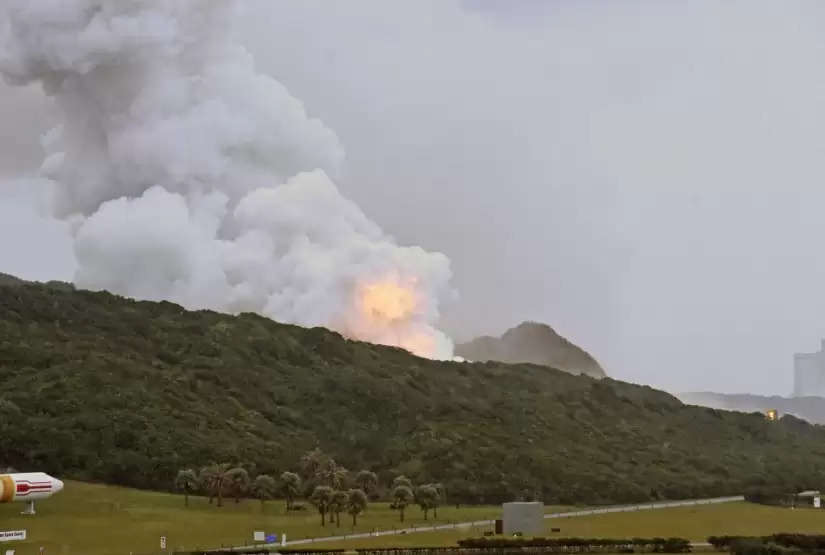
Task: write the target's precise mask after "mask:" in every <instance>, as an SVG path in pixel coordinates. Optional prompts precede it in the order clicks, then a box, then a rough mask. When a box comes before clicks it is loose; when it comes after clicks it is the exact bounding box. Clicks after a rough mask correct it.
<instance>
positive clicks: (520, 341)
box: [455, 322, 605, 378]
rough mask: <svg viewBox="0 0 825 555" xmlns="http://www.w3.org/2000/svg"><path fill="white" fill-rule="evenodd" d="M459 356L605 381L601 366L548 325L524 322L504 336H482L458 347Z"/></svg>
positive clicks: (456, 349)
mask: <svg viewBox="0 0 825 555" xmlns="http://www.w3.org/2000/svg"><path fill="white" fill-rule="evenodd" d="M455 351H456V354H457V355H459V356H462V357H464V358H466V359H468V360H475V361H482V362H484V361H488V360H497V361H499V362H507V363H520V362H530V363H533V364H541V365H544V366H551V367H553V368H558V369H559V370H564V371H565V372H570V373H571V374H586V375H588V376H592V377H594V378H604V377H605V372H604V370H602V367H601V366H599V363H598V362H596V359H594V358H593V357H592V356H590V354H589V353H587V352H586V351H585V350H584V349H582V348H581V347H578V346H577V345H574V344H573V343H571V342H570V341H568V340H567V339H565V338H564V337H562V336H560V335H559V334H558V333H556V331H555V330H554V329H553V328H551V327H550V326H548V325H546V324H539V323H537V322H522V323H521V324H519V325H518V326H516V327H515V328H511V329H509V330H507V331H506V332H504V334H503V335H502V336H501V337H490V336H482V337H477V338H476V339H473V340H472V341H469V342H467V343H462V344H459V345H456V348H455Z"/></svg>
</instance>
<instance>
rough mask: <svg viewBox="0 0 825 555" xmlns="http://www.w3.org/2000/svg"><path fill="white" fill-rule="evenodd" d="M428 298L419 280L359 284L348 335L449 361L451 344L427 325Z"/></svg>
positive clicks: (390, 277)
mask: <svg viewBox="0 0 825 555" xmlns="http://www.w3.org/2000/svg"><path fill="white" fill-rule="evenodd" d="M428 302H429V300H428V296H427V294H426V293H425V292H424V291H419V289H418V280H416V279H414V278H413V279H402V278H399V277H398V276H389V277H383V278H380V279H375V280H369V281H366V282H364V283H361V284H358V285H357V286H356V288H355V298H354V302H353V309H352V313H351V314H350V315H349V317H348V322H347V324H346V326H345V328H346V329H347V332H348V335H350V336H352V337H357V338H359V339H361V340H364V341H370V342H373V343H380V344H382V345H394V346H397V347H401V348H402V349H406V350H408V351H410V352H411V353H413V354H415V355H418V356H421V357H426V358H447V357H449V356H451V354H452V344H451V343H450V342H449V339H447V338H446V336H444V334H442V333H441V332H440V331H438V330H437V329H435V328H433V327H432V326H431V325H429V324H428V323H427V321H428V318H427V316H426V315H427V311H428Z"/></svg>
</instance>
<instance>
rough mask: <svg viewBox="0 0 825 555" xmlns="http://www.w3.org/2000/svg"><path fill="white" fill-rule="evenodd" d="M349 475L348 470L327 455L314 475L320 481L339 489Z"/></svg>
mask: <svg viewBox="0 0 825 555" xmlns="http://www.w3.org/2000/svg"><path fill="white" fill-rule="evenodd" d="M348 476H349V470H347V469H346V468H344V467H343V466H340V465H339V464H338V463H336V462H335V459H333V458H331V457H328V458H327V460H325V461H324V463H323V464H322V465H321V467H320V468H319V469H318V471H317V473H316V474H315V477H316V478H318V480H319V481H320V482H321V483H324V484H326V485H328V486H329V487H331V488H334V489H341V487H342V486H343V485H344V483H345V482H346V481H347V477H348Z"/></svg>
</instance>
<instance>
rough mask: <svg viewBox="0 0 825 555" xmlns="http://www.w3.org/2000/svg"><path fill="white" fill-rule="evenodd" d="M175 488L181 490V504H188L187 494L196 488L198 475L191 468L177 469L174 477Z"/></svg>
mask: <svg viewBox="0 0 825 555" xmlns="http://www.w3.org/2000/svg"><path fill="white" fill-rule="evenodd" d="M175 488H176V489H177V490H178V491H182V492H183V504H184V505H186V506H187V507H188V506H189V494H190V493H193V492H195V490H197V489H198V475H197V474H196V473H195V471H194V470H192V469H191V468H187V469H186V470H179V471H178V476H177V477H176V478H175Z"/></svg>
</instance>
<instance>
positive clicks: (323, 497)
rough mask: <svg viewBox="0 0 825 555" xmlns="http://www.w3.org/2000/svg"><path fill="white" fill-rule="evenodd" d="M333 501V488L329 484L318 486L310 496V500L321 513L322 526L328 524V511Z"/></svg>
mask: <svg viewBox="0 0 825 555" xmlns="http://www.w3.org/2000/svg"><path fill="white" fill-rule="evenodd" d="M331 501H332V488H331V487H328V486H316V487H315V489H314V490H313V492H312V495H310V496H309V502H310V503H312V504H313V505H315V508H317V509H318V513H320V515H321V526H326V516H327V511H329V506H330V502H331Z"/></svg>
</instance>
